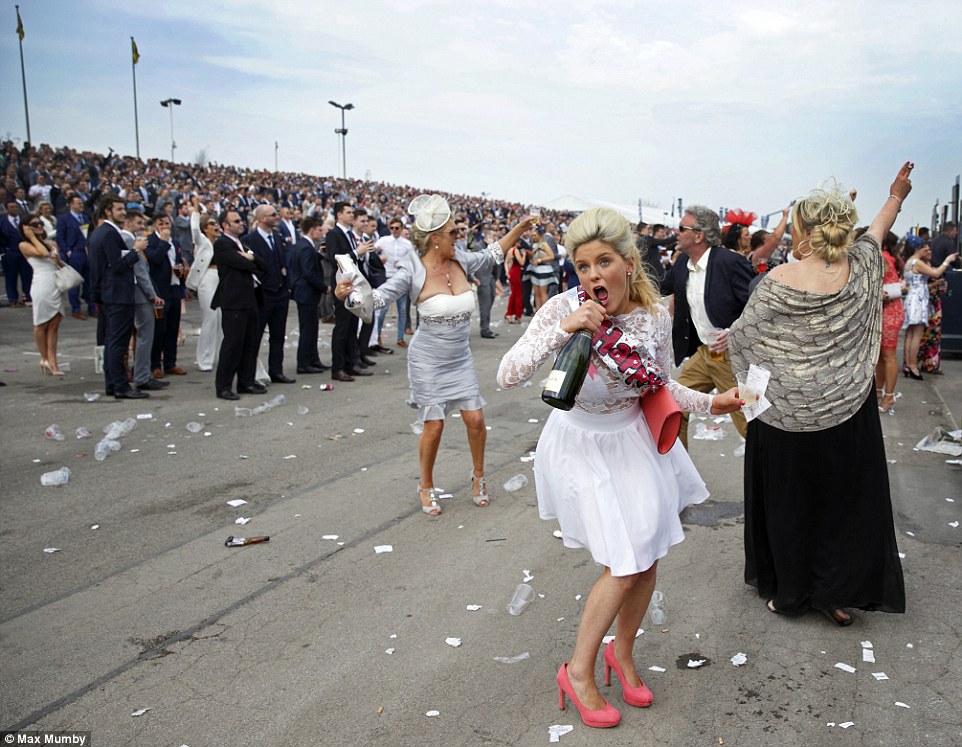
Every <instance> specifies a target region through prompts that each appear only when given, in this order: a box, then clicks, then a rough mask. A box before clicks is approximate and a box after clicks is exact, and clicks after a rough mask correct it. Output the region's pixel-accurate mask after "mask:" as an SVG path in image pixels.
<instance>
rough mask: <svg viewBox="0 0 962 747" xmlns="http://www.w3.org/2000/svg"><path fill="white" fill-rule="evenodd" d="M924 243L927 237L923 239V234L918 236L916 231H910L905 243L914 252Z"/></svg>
mask: <svg viewBox="0 0 962 747" xmlns="http://www.w3.org/2000/svg"><path fill="white" fill-rule="evenodd" d="M924 243H925V239H923V238H922V237H921V236H916V235H915V234H914V233H910V234H908V235H907V236H906V237H905V245H906V246H907V247H908V248H909V249H911V250H912V251H913V252H914V251H917V250H918V248H919V247H920V246H922V244H924Z"/></svg>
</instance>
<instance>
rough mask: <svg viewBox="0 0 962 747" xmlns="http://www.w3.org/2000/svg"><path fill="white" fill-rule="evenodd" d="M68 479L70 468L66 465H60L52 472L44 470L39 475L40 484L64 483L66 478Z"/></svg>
mask: <svg viewBox="0 0 962 747" xmlns="http://www.w3.org/2000/svg"><path fill="white" fill-rule="evenodd" d="M69 479H70V470H69V469H67V468H66V467H61V468H60V469H55V470H53V472H44V473H43V474H42V475H40V484H41V485H47V486H50V485H66V484H67V480H69Z"/></svg>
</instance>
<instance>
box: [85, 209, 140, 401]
mask: <svg viewBox="0 0 962 747" xmlns="http://www.w3.org/2000/svg"><path fill="white" fill-rule="evenodd" d="M99 215H100V216H101V218H102V219H103V221H104V222H103V223H101V224H100V226H99V227H98V228H97V230H96V231H94V232H93V234H91V236H90V251H91V255H92V256H93V257H95V261H94V263H93V265H94V277H93V278H92V282H93V285H94V287H96V288H97V289H99V294H100V298H101V300H102V301H103V304H104V306H105V307H106V309H107V336H106V340H105V342H106V348H105V350H104V379H105V381H106V385H107V394H108V395H111V394H112V395H113V396H114V397H115V398H116V399H144V398H146V397H149V396H150V395H149V394H148V393H147V392H142V391H140V390H139V389H134V388H133V387H131V386H130V382H129V381H128V380H127V368H126V367H125V366H124V355H125V354H126V352H127V348H128V346H129V345H130V334H131V332H132V331H133V327H134V312H135V308H134V304H135V303H136V297H135V295H134V294H135V293H136V285H135V283H134V270H133V266H134V265H135V264H136V263H137V262H142V261H145V258H144V257H143V256H142V255H141V253H140V252H139V251H137V250H136V249H134V250H130V249H127V245H126V244H125V243H124V238H123V236H122V235H121V233H120V230H121V229H120V227H121V226H122V225H123V223H124V219H125V218H126V217H127V209H126V207H125V203H124V201H123V200H122V199H120V197H117V196H116V195H108V196H107V197H105V198H104V199H103V201H102V202H101V204H100V210H99Z"/></svg>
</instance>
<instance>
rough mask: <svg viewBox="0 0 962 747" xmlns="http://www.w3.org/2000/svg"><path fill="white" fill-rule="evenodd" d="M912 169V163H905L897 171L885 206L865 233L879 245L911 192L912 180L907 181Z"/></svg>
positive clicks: (913, 166)
mask: <svg viewBox="0 0 962 747" xmlns="http://www.w3.org/2000/svg"><path fill="white" fill-rule="evenodd" d="M914 168H915V164H914V163H912V162H911V161H906V162H905V164H904V165H903V166H902V168H901V169H899V173H898V174H897V175H896V177H895V181H894V182H892V186H891V187H889V196H888V199H887V200H886V201H885V204H884V205H882V209H881V210H879V212H878V215H876V216H875V219H874V220H873V221H872V225H870V226H869V227H868V231H867V233H869V234H870V235H871V236H873V237H874V238H875V240H876V241H877V242H879V244H881V243H882V239H883V238H884V237H885V235H886V234H887V233H888V232H889V231H890V230H891V229H892V225H893V224H894V223H895V219H896V217H898V214H899V212H900V211H901V210H902V201H903V200H904V199H905V198H906V197H908V194H909V192H911V191H912V180H911V179H909V177H910V176H911V175H912V169H914Z"/></svg>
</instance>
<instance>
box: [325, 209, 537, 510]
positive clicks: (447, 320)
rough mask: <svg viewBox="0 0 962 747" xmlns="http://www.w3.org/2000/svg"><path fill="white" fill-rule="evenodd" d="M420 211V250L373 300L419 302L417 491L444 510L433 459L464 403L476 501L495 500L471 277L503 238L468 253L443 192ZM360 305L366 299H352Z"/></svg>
mask: <svg viewBox="0 0 962 747" xmlns="http://www.w3.org/2000/svg"><path fill="white" fill-rule="evenodd" d="M408 212H409V213H410V214H411V215H413V216H414V223H413V225H412V234H411V241H412V242H413V244H414V247H415V249H417V256H414V255H411V256H409V257H407V258H406V259H404V260H403V261H401V262H399V263H398V268H397V272H396V273H395V274H394V276H393V277H391V278H390V279H389V280H388V281H387V282H385V283H384V284H383V285H381V286H380V287H378V288H376V289H375V290H374V291H373V294H374V307H375V309H379V308H381V307H383V306H385V305H387V304H389V303H391V302H392V301H394V300H395V299H397V298H400V297H402V296H403V295H405V294H407V295H408V297H409V298H410V299H411V303H412V304H414V305H416V306H417V308H418V319H419V324H418V329H417V331H416V332H415V333H414V337H413V338H412V339H411V342H410V344H409V347H408V380H409V381H410V384H411V396H410V398H409V399H408V405H410V406H411V407H414V408H417V410H418V420H419V421H420V422H421V423H422V424H423V430H422V432H421V438H420V441H419V442H418V460H419V462H420V468H421V469H420V472H421V481H420V483H419V484H418V498H419V500H420V502H421V510H422V511H423V512H424V513H426V514H429V515H431V516H438V515H439V514H440V513H441V505H440V504H439V503H438V494H439V492H440V491H438V490H437V489H436V488H435V487H434V462H435V460H436V459H437V455H438V447H439V446H440V443H441V433H442V431H443V430H444V419H445V417H446V416H447V415H448V413H449V412H451V411H452V410H460V412H461V419H462V420H463V421H464V427H465V428H466V429H467V433H468V445H469V446H470V448H471V460H472V462H473V464H474V469H473V471H472V472H471V488H472V493H473V500H474V502H475V504H477V505H478V506H486V505H488V502H489V500H490V498H489V496H488V491H487V487H486V485H485V482H484V445H485V439H486V437H487V429H486V428H485V424H484V411H483V410H482V408H483V407H484V405H485V401H484V398H483V397H482V396H481V390H480V387H479V386H478V375H477V372H476V371H475V368H474V361H473V359H472V358H471V349H470V348H469V347H468V338H469V336H470V333H471V312H472V311H473V310H474V305H475V300H474V293H472V291H471V284H470V283H469V282H468V277H469V276H470V275H474V274H477V273H479V272H483V271H485V270H490V268H491V266H492V265H493V264H495V263H498V264H500V263H501V262H503V261H504V253H503V251H502V250H501V243H500V242H495V243H493V244H491V245H489V246H488V247H487V248H486V249H485V250H484V251H480V252H466V251H463V250H460V249H457V248H456V247H455V241H456V240H457V238H458V231H457V229H456V228H455V226H454V220H453V216H452V213H451V208H450V207H449V206H448V203H447V201H446V200H445V199H444V198H443V197H440V196H439V195H421V196H420V197H417V198H415V199H414V200H413V201H412V202H411V204H410V205H409V206H408ZM531 225H532V221H531V219H530V218H527V217H526V218H523V219H522V220H521V221H520V222H519V223H518V225H516V226H515V227H514V228H512V229H511V231H509V232H508V234H507V235H506V236H505V237H504V238H503V239H502V241H503V242H505V243H506V245H507V246H511V245H513V244H514V243H515V242H516V241H517V240H518V239H519V238H520V236H521V234H523V233H524V232H525V231H526V230H528V228H530V227H531ZM352 287H353V286H352V281H351V280H350V279H345V280H342V281H340V282H338V284H337V286H336V288H335V290H334V294H335V295H336V296H337V297H338V298H340V299H341V300H344V299H348V297H349V296H350V295H351V291H352ZM345 305H346V306H348V308H352V307H353V310H355V311H357V310H358V306H359V303H354V302H352V300H351V299H348V300H347V301H346V304H345Z"/></svg>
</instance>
